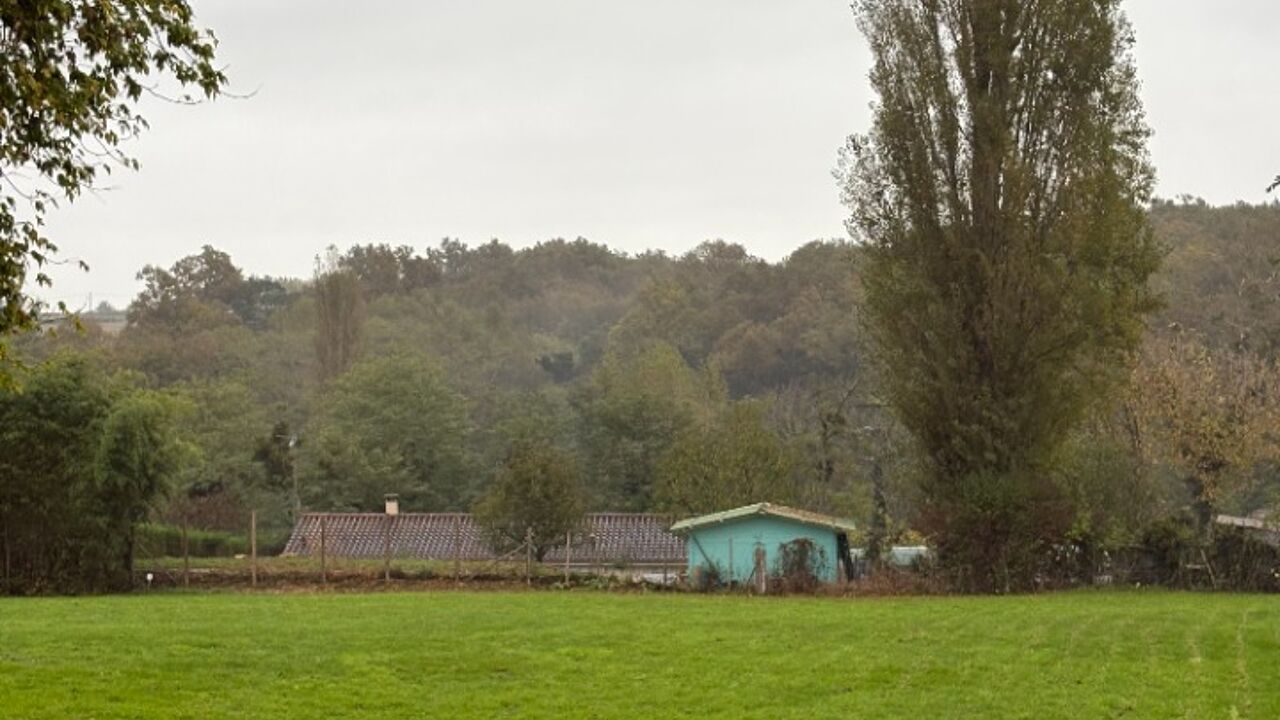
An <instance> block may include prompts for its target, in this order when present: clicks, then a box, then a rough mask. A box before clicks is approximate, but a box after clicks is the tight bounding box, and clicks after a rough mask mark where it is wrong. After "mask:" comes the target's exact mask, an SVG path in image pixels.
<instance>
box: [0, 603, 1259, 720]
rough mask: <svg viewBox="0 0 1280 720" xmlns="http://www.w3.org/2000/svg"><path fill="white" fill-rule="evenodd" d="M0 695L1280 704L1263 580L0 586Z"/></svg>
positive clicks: (81, 711) (167, 703)
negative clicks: (758, 590)
mask: <svg viewBox="0 0 1280 720" xmlns="http://www.w3.org/2000/svg"><path fill="white" fill-rule="evenodd" d="M0 717H3V718H5V719H6V720H9V719H12V718H50V719H52V718H57V719H58V720H64V719H66V718H96V719H98V720H103V719H105V718H272V719H274V718H326V719H328V718H410V717H412V718H492V717H521V718H528V717H538V718H543V717H545V718H672V717H691V718H708V717H712V718H837V717H838V718H913V719H917V718H918V719H920V720H923V719H925V718H1111V717H1125V718H1233V717H1242V718H1276V717H1280V598H1276V597H1265V596H1228V595H1192V594H1176V593H1165V592H1151V593H1145V592H1144V593H1137V592H1133V593H1069V594H1058V595H1046V596H1037V597H1016V598H908V599H853V600H851V599H823V598H787V599H779V598H746V597H736V596H735V597H728V596H693V595H678V594H649V595H641V594H631V595H627V594H607V593H593V592H555V591H545V592H524V593H497V592H495V593H464V592H435V593H418V594H390V593H388V594H380V593H372V594H327V593H320V594H303V593H298V594H239V593H221V594H182V593H169V594H153V595H150V596H146V595H135V596H125V597H102V598H50V599H0Z"/></svg>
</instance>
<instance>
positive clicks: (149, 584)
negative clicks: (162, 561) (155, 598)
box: [147, 573, 156, 590]
mask: <svg viewBox="0 0 1280 720" xmlns="http://www.w3.org/2000/svg"><path fill="white" fill-rule="evenodd" d="M155 579H156V576H155V575H154V574H152V573H147V589H148V590H150V589H151V581H152V580H155Z"/></svg>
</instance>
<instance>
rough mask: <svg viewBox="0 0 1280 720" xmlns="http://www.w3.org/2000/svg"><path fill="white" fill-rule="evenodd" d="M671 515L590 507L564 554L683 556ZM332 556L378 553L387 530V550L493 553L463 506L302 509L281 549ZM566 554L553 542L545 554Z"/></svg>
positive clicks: (600, 560) (622, 559) (628, 559)
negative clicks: (396, 510) (448, 509)
mask: <svg viewBox="0 0 1280 720" xmlns="http://www.w3.org/2000/svg"><path fill="white" fill-rule="evenodd" d="M670 522H671V518H670V517H668V516H666V515H650V514H644V513H591V514H588V515H587V516H586V517H584V518H583V527H582V529H581V530H580V531H579V532H577V533H575V534H574V536H573V544H572V545H571V546H570V548H569V555H570V557H569V561H570V563H572V564H575V565H598V564H609V565H612V564H630V565H671V564H680V563H683V562H684V560H685V550H684V539H683V538H679V537H677V536H675V535H672V534H671V533H670V532H668V531H667V525H668V524H670ZM322 524H323V526H324V540H325V552H326V554H328V555H330V556H332V557H353V558H361V557H362V558H377V557H382V555H383V551H384V543H385V542H387V539H388V538H387V537H386V533H387V532H388V531H389V532H390V538H389V539H390V543H391V554H392V555H393V556H395V557H411V558H418V559H426V560H455V559H458V560H493V559H495V558H497V557H498V554H497V553H495V552H494V551H493V548H492V547H491V546H490V544H489V542H488V538H486V537H485V533H484V530H483V528H481V527H480V525H479V524H478V523H476V522H475V520H474V518H472V516H471V515H469V514H467V513H400V514H397V515H386V514H383V513H307V514H305V515H303V516H302V517H301V518H299V519H298V522H297V524H296V525H294V528H293V534H292V535H290V536H289V542H288V544H287V545H286V546H285V549H284V554H285V555H314V554H318V553H319V551H320V528H321V525H322ZM564 560H565V548H564V546H563V545H562V544H561V545H557V546H556V547H555V548H554V549H553V550H551V551H550V552H549V553H548V554H547V556H546V557H545V558H544V561H546V562H553V563H560V562H564Z"/></svg>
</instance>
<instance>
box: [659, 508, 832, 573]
mask: <svg viewBox="0 0 1280 720" xmlns="http://www.w3.org/2000/svg"><path fill="white" fill-rule="evenodd" d="M798 538H808V539H809V540H810V541H812V542H813V544H814V545H815V546H816V547H817V548H820V549H821V551H822V555H823V557H824V562H823V567H822V568H821V571H822V572H821V573H820V577H822V579H824V580H826V581H828V582H835V580H836V577H837V575H836V572H837V564H838V563H839V557H838V556H837V555H836V531H834V530H831V529H830V528H822V527H816V526H813V525H806V524H805V523H801V522H796V521H795V520H789V519H787V518H780V517H774V516H771V515H751V516H749V517H744V518H737V519H734V520H728V521H725V522H723V523H717V524H715V525H705V526H703V527H699V528H694V529H692V530H690V531H689V534H688V537H687V540H686V542H685V547H686V548H687V549H688V552H689V574H690V577H692V575H693V571H694V568H696V567H698V566H700V565H701V566H706V565H708V564H714V565H715V566H716V567H718V568H720V570H721V576H722V579H724V580H728V577H729V568H730V562H729V557H730V555H731V554H732V556H733V562H732V568H733V580H734V581H735V582H746V580H747V578H749V577H751V569H752V567H753V566H754V564H755V550H756V546H757V545H763V546H764V551H765V563H766V565H765V566H766V567H767V568H768V569H769V574H770V575H772V574H774V573H775V572H777V569H778V565H777V563H778V558H779V556H780V554H781V551H780V550H779V546H781V545H783V544H785V543H789V542H791V541H792V540H796V539H798ZM730 548H732V551H731V550H730Z"/></svg>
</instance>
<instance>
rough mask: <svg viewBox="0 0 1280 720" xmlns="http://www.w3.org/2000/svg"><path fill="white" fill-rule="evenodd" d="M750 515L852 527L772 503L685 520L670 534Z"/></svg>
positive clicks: (839, 520) (747, 506)
mask: <svg viewBox="0 0 1280 720" xmlns="http://www.w3.org/2000/svg"><path fill="white" fill-rule="evenodd" d="M752 515H772V516H774V517H780V518H786V519H788V520H795V521H796V522H801V523H805V524H806V525H817V526H819V527H824V528H831V529H832V530H841V531H852V530H855V529H856V528H855V527H854V524H853V521H852V520H844V519H841V518H837V517H832V516H830V515H823V514H822V513H816V512H811V511H809V510H798V509H796V508H792V507H787V506H786V505H776V504H774V503H767V502H763V503H756V504H754V505H744V506H743V507H740V508H734V509H732V510H724V511H722V512H718V513H711V514H710V515H700V516H698V517H693V518H687V519H685V520H681V521H680V522H678V523H676V524H674V525H672V526H671V532H673V533H684V532H687V531H689V530H692V529H693V528H697V527H703V526H705V525H715V524H717V523H723V522H729V521H731V520H738V519H740V518H745V517H750V516H752Z"/></svg>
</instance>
